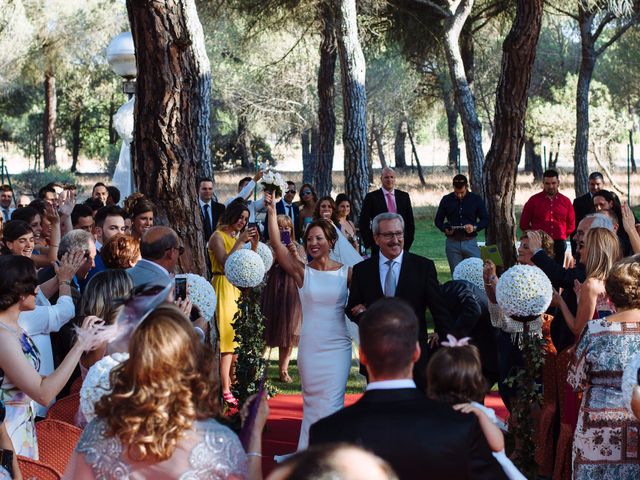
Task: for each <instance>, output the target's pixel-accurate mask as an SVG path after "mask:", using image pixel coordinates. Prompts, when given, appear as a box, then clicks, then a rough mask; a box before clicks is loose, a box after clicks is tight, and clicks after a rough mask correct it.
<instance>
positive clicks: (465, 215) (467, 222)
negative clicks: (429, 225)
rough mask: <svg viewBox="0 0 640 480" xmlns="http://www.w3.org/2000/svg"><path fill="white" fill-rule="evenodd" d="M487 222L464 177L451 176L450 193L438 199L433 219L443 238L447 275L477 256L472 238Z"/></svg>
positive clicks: (477, 197) (475, 244)
mask: <svg viewBox="0 0 640 480" xmlns="http://www.w3.org/2000/svg"><path fill="white" fill-rule="evenodd" d="M445 220H446V221H445ZM488 223H489V215H488V214H487V207H486V206H485V204H484V200H483V199H482V197H480V195H476V194H475V193H473V192H470V191H469V182H468V181H467V177H465V176H464V175H456V176H455V177H453V192H451V193H449V194H447V195H445V196H444V197H442V200H440V205H439V206H438V211H437V212H436V218H435V224H436V227H438V228H439V229H440V231H442V232H444V234H445V235H446V236H447V243H446V248H445V251H446V253H447V260H448V261H449V269H450V270H451V273H453V270H454V268H456V265H458V263H460V262H461V261H462V260H464V259H465V258H470V257H478V258H479V257H480V248H479V247H478V242H477V240H476V237H477V236H478V232H479V231H480V230H482V229H483V228H486V226H487V224H488Z"/></svg>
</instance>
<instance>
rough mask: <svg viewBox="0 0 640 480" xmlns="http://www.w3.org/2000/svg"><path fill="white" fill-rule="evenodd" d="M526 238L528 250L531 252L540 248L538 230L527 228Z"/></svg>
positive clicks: (540, 238) (540, 239) (540, 240)
mask: <svg viewBox="0 0 640 480" xmlns="http://www.w3.org/2000/svg"><path fill="white" fill-rule="evenodd" d="M527 238H528V239H529V250H531V253H532V254H534V253H535V252H536V250H540V249H541V248H542V235H540V232H537V231H535V230H528V231H527Z"/></svg>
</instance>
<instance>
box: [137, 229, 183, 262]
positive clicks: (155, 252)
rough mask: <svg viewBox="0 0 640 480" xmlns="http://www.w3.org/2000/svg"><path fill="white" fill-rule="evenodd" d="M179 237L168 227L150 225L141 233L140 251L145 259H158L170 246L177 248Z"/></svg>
mask: <svg viewBox="0 0 640 480" xmlns="http://www.w3.org/2000/svg"><path fill="white" fill-rule="evenodd" d="M179 242H180V241H179V239H178V235H177V234H176V232H174V231H173V229H172V228H169V227H150V228H149V229H148V230H147V231H146V232H144V234H143V235H142V240H141V242H140V253H141V255H142V258H144V259H146V260H152V261H156V260H160V259H161V258H163V257H164V256H165V255H166V254H167V252H168V251H169V250H170V249H172V248H178V245H179Z"/></svg>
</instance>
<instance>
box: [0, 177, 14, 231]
mask: <svg viewBox="0 0 640 480" xmlns="http://www.w3.org/2000/svg"><path fill="white" fill-rule="evenodd" d="M12 201H13V190H12V189H11V187H10V186H9V185H2V186H0V211H1V212H2V218H3V220H4V221H5V222H8V221H9V220H11V213H12V212H13V211H14V210H15V208H11V202H12Z"/></svg>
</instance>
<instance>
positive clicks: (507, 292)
mask: <svg viewBox="0 0 640 480" xmlns="http://www.w3.org/2000/svg"><path fill="white" fill-rule="evenodd" d="M552 296H553V288H552V287H551V282H550V281H549V279H548V278H547V276H546V275H545V274H544V272H543V271H542V270H540V269H539V268H538V267H534V266H531V265H515V266H513V267H511V268H510V269H509V270H507V271H506V272H504V274H502V276H501V277H500V280H499V281H498V285H497V286H496V300H497V301H498V305H500V307H501V308H502V310H503V311H504V313H505V314H506V315H507V316H509V317H531V316H539V315H542V314H543V313H544V312H545V311H546V310H547V308H549V304H550V303H551V297H552Z"/></svg>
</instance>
